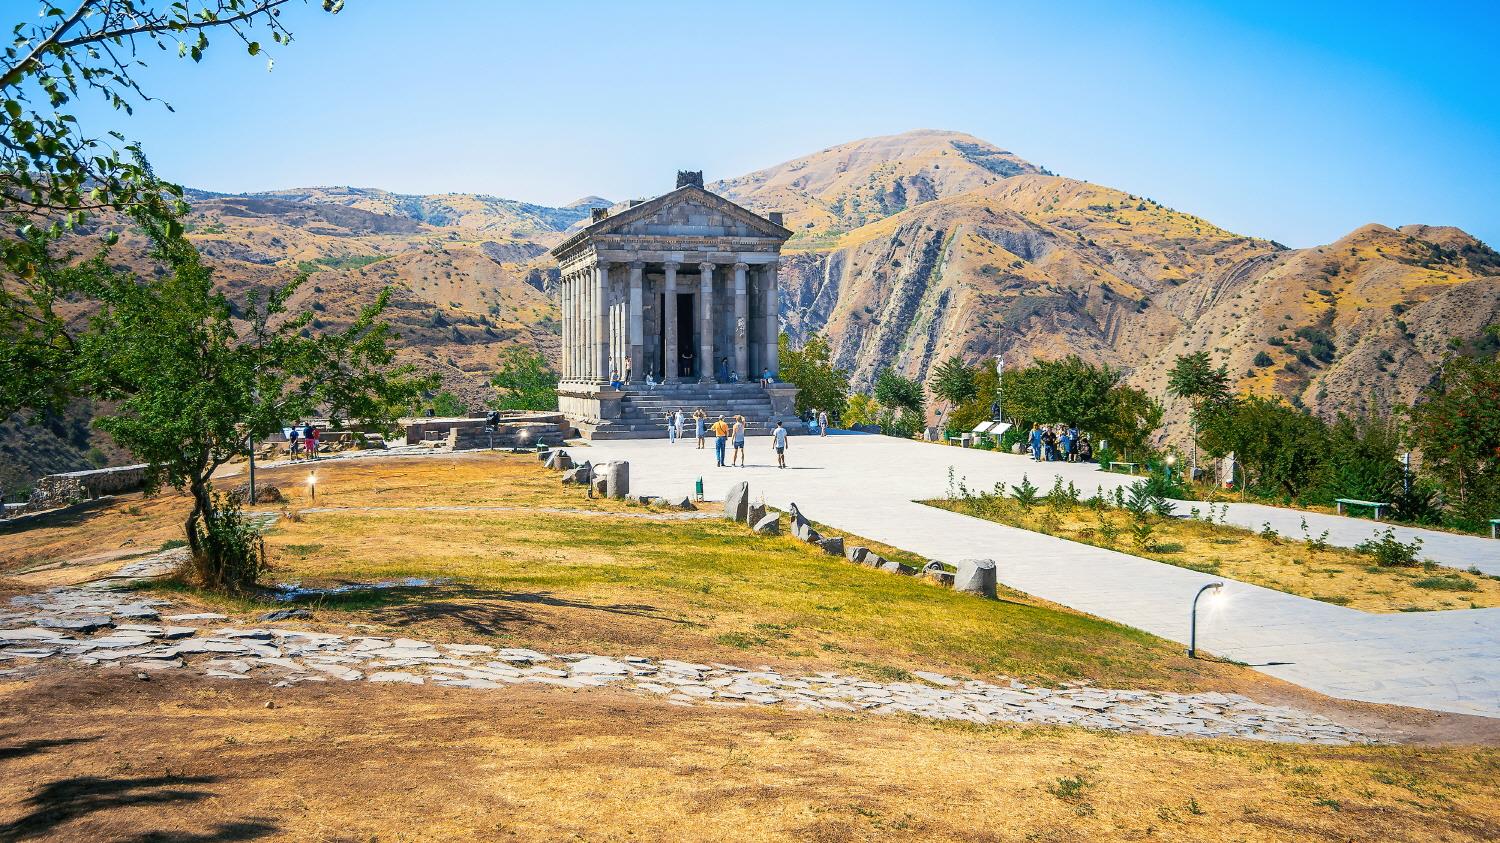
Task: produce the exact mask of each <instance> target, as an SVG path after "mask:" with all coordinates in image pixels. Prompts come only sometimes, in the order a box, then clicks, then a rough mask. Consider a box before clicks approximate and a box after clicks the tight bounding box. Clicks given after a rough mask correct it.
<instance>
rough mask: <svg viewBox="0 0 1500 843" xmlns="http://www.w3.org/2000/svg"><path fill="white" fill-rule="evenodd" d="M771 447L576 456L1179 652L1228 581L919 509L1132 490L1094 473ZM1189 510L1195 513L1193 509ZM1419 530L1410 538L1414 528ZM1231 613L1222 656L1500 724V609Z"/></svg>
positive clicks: (1212, 617)
mask: <svg viewBox="0 0 1500 843" xmlns="http://www.w3.org/2000/svg"><path fill="white" fill-rule="evenodd" d="M769 442H770V440H769V439H767V438H763V437H761V438H752V439H751V440H750V442H749V451H750V455H751V457H750V463H751V465H750V467H748V468H743V469H741V468H723V469H720V468H716V467H715V466H714V459H713V450H712V447H711V443H710V447H709V448H707V449H705V450H702V451H699V450H697V449H696V448H695V447H694V445H693V442H692V440H687V441H685V442H679V443H677V444H675V445H674V444H672V443H669V442H667V441H665V440H635V441H620V442H600V443H595V444H593V445H591V446H588V447H580V448H575V449H570V450H572V452H573V455H574V458H575V461H580V462H581V461H582V460H584V459H590V460H594V461H599V460H601V459H627V460H629V461H630V480H631V491H632V492H633V493H645V494H658V495H677V496H681V495H683V494H691V493H692V491H693V482H694V481H695V480H696V479H697V478H698V477H702V478H703V483H704V491H705V494H706V496H707V497H709V498H718V499H722V497H723V495H724V492H725V491H726V490H727V489H728V488H729V486H730V485H731V484H732V483H734V482H737V481H739V480H748V481H749V482H750V491H751V497H752V499H759V498H762V497H763V498H764V499H765V501H766V503H768V504H770V505H772V506H775V507H778V508H783V509H784V508H786V507H787V506H788V505H789V504H790V503H792V502H796V503H797V504H798V505H799V506H801V507H802V509H803V511H804V512H805V513H806V514H807V516H808V517H809V518H812V519H815V520H817V521H820V522H822V523H824V524H827V525H829V526H830V527H832V528H835V529H839V530H846V531H848V532H850V533H854V534H856V535H860V536H864V537H865V538H868V539H873V540H875V541H880V542H885V543H887V544H890V545H894V546H896V547H900V548H903V549H905V550H908V551H911V552H913V553H917V554H920V555H922V556H925V557H928V558H931V559H940V560H945V561H952V560H956V559H961V558H965V557H988V558H992V559H995V560H996V561H997V562H998V563H999V576H1000V580H1001V581H1002V582H1004V583H1005V584H1006V585H1009V586H1011V587H1012V588H1015V589H1018V590H1020V591H1024V592H1026V593H1028V594H1033V595H1035V596H1037V597H1041V598H1044V599H1047V600H1051V601H1054V602H1056V603H1061V604H1063V605H1066V606H1070V607H1072V608H1074V609H1078V610H1080V611H1084V612H1088V613H1090V614H1093V615H1097V616H1099V617H1103V618H1108V619H1110V620H1114V621H1119V622H1121V623H1124V624H1128V625H1130V626H1133V627H1137V628H1139V629H1143V630H1146V631H1148V632H1151V633H1154V634H1156V635H1159V636H1161V637H1163V638H1167V639H1170V640H1173V641H1179V642H1184V643H1185V642H1186V641H1187V638H1188V604H1189V602H1190V601H1191V599H1192V597H1193V594H1194V593H1195V592H1196V591H1197V590H1198V588H1199V587H1201V586H1202V585H1204V584H1206V583H1208V582H1211V581H1214V580H1216V579H1222V578H1215V577H1209V576H1206V575H1204V574H1200V573H1197V572H1194V571H1190V570H1187V569H1184V568H1177V567H1174V566H1171V565H1166V564H1162V563H1159V562H1154V561H1151V560H1147V559H1141V558H1139V557H1135V556H1130V555H1128V554H1124V553H1118V552H1115V551H1110V550H1104V549H1102V548H1097V547H1093V546H1090V545H1084V544H1079V543H1076V542H1070V541H1067V540H1064V539H1059V538H1054V537H1051V536H1046V535H1042V534H1039V533H1032V532H1028V531H1025V530H1018V529H1015V528H1012V527H1006V526H1004V525H1001V524H995V523H992V522H988V521H983V520H980V519H976V518H970V517H967V516H963V515H958V514H955V513H951V512H947V511H944V510H940V509H935V508H933V507H928V506H923V505H921V504H918V503H914V501H915V500H919V499H925V498H938V497H942V496H943V495H944V494H945V493H946V492H947V487H948V467H949V466H950V465H951V466H953V467H954V470H955V472H956V474H957V476H958V477H960V478H964V479H965V480H966V482H967V483H968V485H969V487H970V488H989V487H991V486H993V485H994V484H995V483H996V482H1001V481H1003V482H1005V483H1007V484H1012V483H1017V482H1019V481H1020V479H1021V475H1022V474H1029V476H1030V478H1031V481H1032V482H1033V483H1035V484H1036V485H1037V486H1039V487H1041V489H1042V490H1043V491H1045V490H1046V489H1047V488H1048V487H1050V486H1051V485H1052V478H1053V476H1055V475H1056V474H1061V475H1062V476H1063V477H1064V481H1065V482H1066V481H1067V480H1072V481H1073V482H1074V483H1075V484H1076V485H1077V486H1078V487H1079V488H1080V489H1083V490H1084V492H1085V494H1089V493H1092V492H1093V490H1094V489H1095V487H1096V486H1098V485H1103V486H1104V487H1105V488H1106V489H1110V488H1112V486H1113V485H1118V484H1121V483H1129V482H1131V479H1130V478H1128V477H1124V476H1120V475H1110V474H1107V473H1104V472H1100V471H1097V470H1095V469H1094V468H1093V467H1090V466H1083V465H1067V464H1057V463H1049V464H1038V463H1034V462H1031V461H1030V460H1029V459H1027V458H1025V457H1018V456H1013V455H1010V454H997V453H993V452H988V451H977V450H968V449H959V448H948V447H942V446H937V445H928V444H923V443H919V442H910V441H905V440H899V439H892V438H889V437H883V436H860V435H836V436H829V437H828V438H826V439H820V438H817V437H807V436H799V437H795V438H793V439H791V442H790V448H789V450H788V457H789V459H788V463H789V465H790V466H792V467H791V468H788V469H786V470H778V469H777V468H776V467H775V459H774V456H773V455H772V452H771V448H770V444H769ZM1180 506H1181V507H1182V510H1181V511H1184V512H1185V511H1186V507H1187V506H1188V504H1181V505H1180ZM1302 517H1304V513H1300V512H1297V511H1292V510H1281V509H1276V508H1274V507H1264V506H1256V505H1249V504H1231V505H1230V514H1229V520H1230V521H1231V522H1234V523H1239V524H1243V525H1245V526H1252V527H1255V528H1259V527H1260V525H1261V523H1262V522H1265V521H1270V522H1271V523H1272V526H1273V527H1274V528H1275V529H1277V530H1278V531H1279V532H1281V533H1282V534H1284V535H1290V536H1294V537H1300V535H1301V531H1300V528H1299V521H1300V519H1301V518H1302ZM1305 517H1306V518H1307V522H1308V526H1309V528H1310V529H1311V530H1312V532H1313V534H1314V535H1316V534H1318V533H1321V532H1322V531H1323V530H1324V529H1327V530H1329V532H1330V541H1331V542H1335V543H1338V544H1341V545H1352V544H1353V543H1355V542H1357V541H1361V540H1363V539H1364V538H1366V537H1367V536H1368V533H1369V531H1370V530H1371V529H1372V525H1371V523H1370V522H1368V521H1364V522H1360V521H1356V520H1355V519H1349V518H1339V517H1336V516H1328V515H1319V514H1315V513H1306V514H1305ZM1403 532H1406V531H1403ZM1410 532H1411V533H1416V534H1421V536H1422V538H1423V540H1424V542H1425V544H1424V547H1423V552H1424V554H1425V555H1428V556H1431V557H1433V558H1434V559H1435V560H1437V561H1440V562H1443V563H1444V564H1449V565H1454V566H1458V567H1468V566H1469V565H1476V566H1478V567H1480V568H1481V569H1482V570H1489V571H1494V572H1500V542H1494V541H1491V540H1488V539H1480V538H1469V537H1464V536H1452V535H1448V534H1443V533H1436V532H1434V531H1430V530H1415V531H1410ZM1225 591H1226V596H1225V599H1224V600H1223V601H1222V603H1221V605H1220V606H1219V608H1217V609H1215V610H1213V611H1212V612H1211V613H1201V612H1200V616H1199V625H1198V644H1199V646H1200V647H1201V648H1203V649H1205V650H1208V651H1210V652H1212V653H1215V654H1217V655H1221V656H1226V657H1229V658H1233V659H1237V660H1240V661H1244V662H1247V663H1249V664H1251V665H1254V666H1255V667H1256V668H1257V669H1259V670H1261V671H1263V672H1265V673H1268V674H1271V675H1273V676H1277V677H1280V678H1282V679H1286V680H1288V681H1291V682H1295V683H1297V684H1299V685H1302V686H1305V687H1308V688H1311V689H1313V690H1316V691H1320V692H1322V693H1325V694H1329V695H1332V696H1336V697H1342V698H1345V699H1353V700H1363V701H1368V702H1379V703H1392V704H1397V705H1408V706H1416V707H1421V708H1430V709H1437V710H1441V711H1453V712H1460V713H1464V714H1481V715H1487V716H1491V717H1500V658H1497V652H1496V649H1497V645H1500V609H1466V610H1454V611H1447V612H1421V613H1404V614H1388V615H1375V614H1369V613H1365V612H1361V611H1358V610H1355V609H1349V608H1345V607H1342V606H1334V605H1332V604H1328V603H1321V602H1319V601H1316V600H1310V599H1306V598H1302V597H1296V596H1294V595H1290V594H1284V593H1282V592H1279V591H1272V590H1269V589H1265V588H1260V587H1258V586H1254V585H1249V584H1246V583H1239V582H1235V581H1233V580H1230V581H1228V587H1227V588H1226V589H1225Z"/></svg>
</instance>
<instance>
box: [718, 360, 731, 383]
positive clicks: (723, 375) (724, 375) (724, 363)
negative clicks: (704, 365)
mask: <svg viewBox="0 0 1500 843" xmlns="http://www.w3.org/2000/svg"><path fill="white" fill-rule="evenodd" d="M719 382H720V383H729V358H728V357H725V358H724V359H723V360H720V361H719Z"/></svg>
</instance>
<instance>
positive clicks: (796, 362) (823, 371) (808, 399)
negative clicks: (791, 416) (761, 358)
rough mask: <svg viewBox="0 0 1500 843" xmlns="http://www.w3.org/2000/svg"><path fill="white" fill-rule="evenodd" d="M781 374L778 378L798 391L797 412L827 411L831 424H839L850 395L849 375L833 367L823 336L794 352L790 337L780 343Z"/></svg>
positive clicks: (830, 349) (815, 337) (781, 339)
mask: <svg viewBox="0 0 1500 843" xmlns="http://www.w3.org/2000/svg"><path fill="white" fill-rule="evenodd" d="M777 346H778V353H777V356H778V358H779V360H780V366H781V371H780V372H779V373H778V377H780V378H781V380H783V381H786V382H787V383H789V384H792V385H794V386H796V387H797V412H798V413H799V414H800V413H806V412H808V411H809V410H823V411H825V412H827V413H828V421H829V423H830V424H839V423H840V415H841V414H842V413H843V411H844V405H845V402H846V401H847V400H848V399H847V397H846V396H847V395H848V394H849V373H848V372H846V371H844V370H843V369H840V368H838V367H837V366H834V365H833V349H832V348H830V347H829V345H828V340H827V339H825V338H824V337H823V336H822V335H821V334H813V335H811V336H809V337H808V338H807V342H805V343H803V345H802V347H801V348H798V349H794V348H792V347H791V343H790V341H789V340H788V338H787V335H786V334H784V333H783V334H782V335H781V336H780V337H779V338H778V339H777Z"/></svg>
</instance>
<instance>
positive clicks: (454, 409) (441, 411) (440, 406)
mask: <svg viewBox="0 0 1500 843" xmlns="http://www.w3.org/2000/svg"><path fill="white" fill-rule="evenodd" d="M432 414H433V415H434V416H437V417H438V418H463V417H465V416H467V415H469V407H468V405H467V404H465V403H464V402H462V401H460V400H458V396H457V395H454V394H453V393H451V392H449V391H448V390H446V389H445V390H443V391H442V392H439V393H438V394H437V395H434V396H432Z"/></svg>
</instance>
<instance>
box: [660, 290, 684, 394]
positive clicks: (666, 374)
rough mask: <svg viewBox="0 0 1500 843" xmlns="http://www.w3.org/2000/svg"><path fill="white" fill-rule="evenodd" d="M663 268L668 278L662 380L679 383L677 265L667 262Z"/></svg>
mask: <svg viewBox="0 0 1500 843" xmlns="http://www.w3.org/2000/svg"><path fill="white" fill-rule="evenodd" d="M662 266H664V267H665V268H666V272H667V277H666V282H665V283H664V284H663V288H664V289H663V290H662V311H661V314H662V315H661V318H662V325H661V332H662V339H663V345H664V346H665V348H664V349H663V351H662V358H663V359H662V363H661V373H662V380H664V381H666V382H667V383H677V367H678V366H680V365H681V364H682V361H681V360H679V359H678V357H677V263H676V262H675V261H667V262H666V263H664V264H662Z"/></svg>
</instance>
